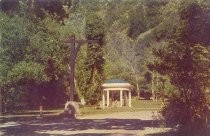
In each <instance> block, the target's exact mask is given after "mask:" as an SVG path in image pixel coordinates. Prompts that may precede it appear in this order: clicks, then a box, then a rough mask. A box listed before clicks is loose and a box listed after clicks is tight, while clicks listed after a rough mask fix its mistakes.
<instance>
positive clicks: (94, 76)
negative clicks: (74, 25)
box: [78, 13, 105, 104]
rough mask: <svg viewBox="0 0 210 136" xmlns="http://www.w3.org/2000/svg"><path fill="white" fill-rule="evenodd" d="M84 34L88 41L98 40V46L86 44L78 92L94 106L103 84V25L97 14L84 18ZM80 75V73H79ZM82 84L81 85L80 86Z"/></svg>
mask: <svg viewBox="0 0 210 136" xmlns="http://www.w3.org/2000/svg"><path fill="white" fill-rule="evenodd" d="M85 30H86V31H85V34H86V37H87V39H88V40H98V41H99V44H92V43H91V44H88V47H87V50H86V51H87V54H86V55H87V56H86V58H85V61H83V62H82V63H83V64H82V65H83V67H82V68H83V69H81V70H82V71H81V72H82V74H83V77H80V78H83V79H79V80H78V82H79V83H78V84H79V88H80V91H81V93H82V95H83V97H84V98H85V100H86V101H87V103H89V104H96V103H98V102H99V100H100V95H101V84H102V82H103V77H104V73H103V65H104V59H103V37H104V33H105V31H104V24H103V21H102V19H100V17H98V16H97V14H94V13H91V14H90V15H88V16H87V18H86V29H85ZM80 74H81V73H80ZM82 84H83V85H82Z"/></svg>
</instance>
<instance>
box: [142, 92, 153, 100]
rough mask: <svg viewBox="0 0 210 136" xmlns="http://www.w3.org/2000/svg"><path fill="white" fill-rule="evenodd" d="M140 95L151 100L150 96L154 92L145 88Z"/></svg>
mask: <svg viewBox="0 0 210 136" xmlns="http://www.w3.org/2000/svg"><path fill="white" fill-rule="evenodd" d="M140 96H141V97H143V98H144V99H147V100H149V99H150V97H151V96H152V93H151V92H149V91H145V90H143V91H141V92H140Z"/></svg>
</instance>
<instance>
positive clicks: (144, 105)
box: [80, 99, 161, 115]
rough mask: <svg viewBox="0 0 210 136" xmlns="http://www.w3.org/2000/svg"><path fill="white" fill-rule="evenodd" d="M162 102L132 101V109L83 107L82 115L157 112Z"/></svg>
mask: <svg viewBox="0 0 210 136" xmlns="http://www.w3.org/2000/svg"><path fill="white" fill-rule="evenodd" d="M160 107H161V102H160V101H157V102H153V101H152V100H137V99H132V107H126V106H125V107H108V108H105V109H98V108H96V107H95V106H85V107H82V108H81V109H80V110H81V113H82V114H85V115H86V114H106V113H112V112H125V111H133V112H134V111H140V110H157V109H160Z"/></svg>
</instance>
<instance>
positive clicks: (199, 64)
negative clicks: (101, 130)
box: [151, 2, 210, 135]
mask: <svg viewBox="0 0 210 136" xmlns="http://www.w3.org/2000/svg"><path fill="white" fill-rule="evenodd" d="M185 4H186V5H185ZM204 11H205V9H203V8H202V6H201V5H199V4H198V3H197V2H190V3H184V4H183V5H182V7H181V9H180V18H181V23H180V24H181V25H180V27H179V29H178V31H177V33H176V34H175V35H174V39H172V40H171V41H170V43H169V45H168V46H167V47H165V48H163V49H159V50H156V51H154V54H155V56H156V57H158V58H159V59H158V61H156V63H155V64H153V65H151V66H152V67H153V68H154V70H156V71H157V72H159V73H160V74H163V75H167V76H169V78H170V80H171V83H172V84H173V85H174V86H175V87H176V88H177V90H178V91H179V93H178V94H177V95H176V96H174V97H172V98H171V99H170V103H169V104H168V105H167V106H166V107H165V108H164V109H163V111H162V113H163V115H164V116H165V118H166V120H167V121H168V122H169V123H171V124H173V125H177V124H179V125H181V127H180V128H182V129H183V130H185V131H186V132H187V133H188V134H189V135H190V134H194V133H195V134H197V133H198V132H201V131H200V130H202V129H204V128H206V125H207V124H206V117H207V111H208V107H207V101H206V95H205V89H206V88H205V87H206V84H207V81H208V76H209V74H210V73H209V63H210V60H209V51H208V48H209V47H208V46H209V45H210V43H209V40H208V39H206V36H207V35H208V36H209V35H210V34H209V32H208V31H206V28H209V27H210V25H209V20H206V16H207V15H208V16H209V13H208V14H206V12H204ZM200 24H202V25H200ZM208 30H209V29H208ZM200 35H202V36H200ZM201 37H202V38H201Z"/></svg>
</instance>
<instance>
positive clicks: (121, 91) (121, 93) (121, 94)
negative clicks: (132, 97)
mask: <svg viewBox="0 0 210 136" xmlns="http://www.w3.org/2000/svg"><path fill="white" fill-rule="evenodd" d="M122 106H123V90H120V107H122Z"/></svg>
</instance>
